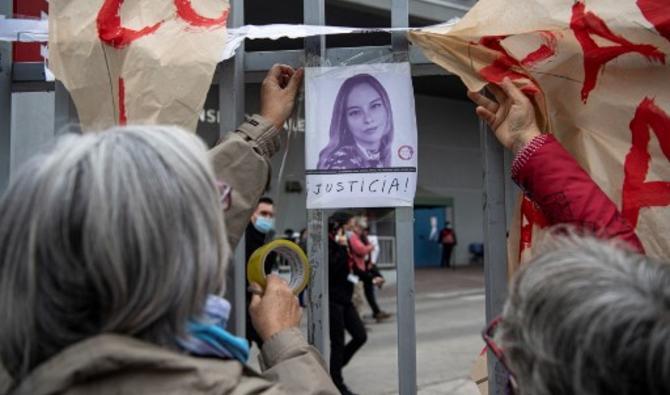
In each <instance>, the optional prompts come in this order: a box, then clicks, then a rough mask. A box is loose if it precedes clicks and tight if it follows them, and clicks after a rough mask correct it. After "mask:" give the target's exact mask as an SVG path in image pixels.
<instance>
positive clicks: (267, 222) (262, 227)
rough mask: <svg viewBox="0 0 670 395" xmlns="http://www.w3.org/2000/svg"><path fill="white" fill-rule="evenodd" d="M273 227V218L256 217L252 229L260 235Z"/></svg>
mask: <svg viewBox="0 0 670 395" xmlns="http://www.w3.org/2000/svg"><path fill="white" fill-rule="evenodd" d="M274 227H275V220H274V218H267V217H257V218H256V222H254V228H256V230H257V231H259V232H261V233H268V232H269V231H271V230H272V229H274Z"/></svg>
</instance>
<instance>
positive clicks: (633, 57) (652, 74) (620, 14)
mask: <svg viewBox="0 0 670 395" xmlns="http://www.w3.org/2000/svg"><path fill="white" fill-rule="evenodd" d="M669 21H670V8H668V7H667V1H666V0H622V1H616V2H613V1H606V0H588V1H584V0H580V1H570V2H566V1H562V0H525V1H523V2H520V3H515V4H514V5H513V6H512V5H510V3H509V2H507V1H502V0H481V1H479V2H478V3H477V4H476V5H475V6H474V7H473V8H472V9H471V10H470V12H469V13H468V14H467V15H466V16H465V17H464V18H463V20H462V21H461V22H460V23H458V24H457V25H456V26H454V27H453V28H451V29H441V28H435V29H430V28H429V29H426V30H425V31H422V32H411V33H410V38H411V40H412V41H413V42H414V43H415V44H418V45H420V46H421V47H422V48H423V49H424V52H425V53H426V55H427V56H428V57H429V58H430V59H431V60H433V61H434V62H436V63H438V64H440V65H442V66H443V67H445V68H446V69H448V70H450V71H452V72H454V73H456V74H458V75H459V76H460V77H461V78H462V79H463V81H464V83H465V84H466V85H467V86H468V88H469V89H470V90H475V91H476V90H479V89H481V88H483V87H484V85H485V84H486V83H489V82H490V83H495V84H498V83H500V82H501V81H502V80H503V78H505V77H509V78H510V79H511V80H513V81H514V82H516V83H517V84H518V85H519V86H521V87H522V88H523V90H524V92H525V93H526V94H527V95H528V96H530V97H532V98H533V99H534V101H535V104H536V110H537V111H538V112H539V113H540V115H541V116H540V119H541V120H542V121H543V123H544V125H540V126H541V127H543V128H544V131H545V132H548V133H553V134H554V135H555V136H556V137H557V138H558V140H559V141H560V142H561V143H562V145H563V146H564V147H565V148H566V149H568V151H570V153H571V154H572V155H573V156H574V157H575V158H576V159H577V161H578V162H579V163H580V164H581V166H582V167H583V168H584V169H585V170H586V171H587V172H588V173H589V174H590V175H591V177H592V178H593V180H594V181H595V182H596V183H597V184H598V185H599V186H600V188H601V189H602V190H603V191H604V192H605V193H606V194H607V195H608V196H609V198H610V199H611V200H612V201H613V202H614V203H615V204H616V205H617V206H618V207H619V209H620V210H621V212H622V214H623V217H624V218H625V219H626V220H627V221H628V222H629V223H630V224H632V225H633V226H634V227H635V229H636V232H637V235H638V236H639V238H640V239H641V241H642V243H643V245H644V248H645V251H646V253H647V254H648V255H651V256H655V257H660V258H664V259H665V260H670V238H669V237H668V235H669V234H670V163H669V160H670V133H669V131H670V78H668V75H670V67H669V66H668V65H669V64H670V63H669V62H668V54H670V34H669V31H670V22H669ZM545 103H546V105H545ZM520 207H521V209H520V212H519V215H518V222H517V224H516V226H514V227H513V228H512V229H510V235H511V237H510V240H513V239H514V240H516V241H515V242H513V243H512V244H510V246H509V247H510V251H511V256H510V257H511V259H510V261H511V262H512V263H514V261H518V259H519V257H520V256H522V254H523V252H524V249H527V248H529V247H530V246H531V241H532V234H533V233H534V232H535V231H537V229H538V228H540V227H542V226H543V225H544V223H543V219H542V218H541V213H538V212H536V211H537V210H536V209H535V208H534V207H535V206H534V204H532V202H530V203H529V202H528V201H527V200H524V201H523V204H521V205H520ZM584 225H585V226H588V224H584ZM594 230H595V231H597V230H596V229H594Z"/></svg>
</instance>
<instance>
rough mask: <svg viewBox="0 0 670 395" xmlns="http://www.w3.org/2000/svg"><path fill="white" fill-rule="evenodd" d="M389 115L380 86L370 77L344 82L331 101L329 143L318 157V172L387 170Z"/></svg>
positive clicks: (389, 143)
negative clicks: (331, 113)
mask: <svg viewBox="0 0 670 395" xmlns="http://www.w3.org/2000/svg"><path fill="white" fill-rule="evenodd" d="M392 143H393V111H392V109H391V101H390V100H389V96H388V93H387V92H386V89H384V86H382V84H381V83H380V82H379V81H378V80H377V79H376V78H375V77H373V76H372V75H370V74H356V75H354V76H352V77H350V78H348V79H346V80H345V81H344V83H342V86H341V87H340V90H339V92H338V94H337V97H336V99H335V106H334V108H333V115H332V121H331V123H330V141H329V142H328V144H327V145H326V147H325V148H324V149H323V150H321V152H320V154H319V161H318V164H317V169H319V170H351V169H369V168H385V167H391V156H392V153H391V144H392Z"/></svg>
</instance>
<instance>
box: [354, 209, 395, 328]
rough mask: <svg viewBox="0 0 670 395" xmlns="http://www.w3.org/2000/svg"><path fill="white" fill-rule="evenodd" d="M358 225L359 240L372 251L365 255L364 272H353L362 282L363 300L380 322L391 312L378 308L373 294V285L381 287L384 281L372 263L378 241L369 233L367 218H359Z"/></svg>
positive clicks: (377, 254)
mask: <svg viewBox="0 0 670 395" xmlns="http://www.w3.org/2000/svg"><path fill="white" fill-rule="evenodd" d="M360 226H361V228H362V233H361V237H360V239H361V242H363V244H365V245H366V246H371V247H372V251H370V253H369V254H368V255H367V256H366V257H365V269H366V270H365V271H364V272H361V271H358V270H354V274H356V275H357V276H358V277H360V279H361V281H362V282H363V290H364V291H365V300H367V302H368V305H370V308H371V309H372V317H374V319H375V320H377V322H381V321H383V320H385V319H387V318H390V317H391V314H389V313H387V312H385V311H383V310H382V309H380V308H379V305H378V304H377V298H376V295H375V287H378V288H381V287H382V286H383V285H384V282H385V281H386V280H385V279H384V276H382V274H381V273H380V272H379V269H377V266H376V265H375V263H374V262H376V261H377V257H378V256H379V242H378V241H377V236H373V235H370V229H369V228H368V227H367V220H366V218H365V217H361V218H360ZM373 241H374V242H373Z"/></svg>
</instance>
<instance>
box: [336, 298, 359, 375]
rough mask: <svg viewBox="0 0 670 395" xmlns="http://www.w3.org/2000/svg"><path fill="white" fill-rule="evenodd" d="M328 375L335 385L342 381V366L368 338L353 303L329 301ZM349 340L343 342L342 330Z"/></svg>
mask: <svg viewBox="0 0 670 395" xmlns="http://www.w3.org/2000/svg"><path fill="white" fill-rule="evenodd" d="M329 307H330V375H331V377H332V378H333V382H335V384H336V385H340V384H342V383H343V379H342V368H343V367H344V366H345V365H346V364H347V363H349V361H350V360H351V357H353V356H354V354H355V353H356V351H358V349H359V348H361V347H362V346H363V344H365V342H366V341H367V340H368V335H367V333H366V332H365V326H364V325H363V321H361V317H359V316H358V312H357V311H356V307H355V306H354V304H353V303H351V302H349V303H346V304H339V303H330V306H329ZM345 330H346V331H347V332H349V334H350V335H351V340H350V341H349V342H348V343H346V344H345V343H344V339H345V336H344V331H345Z"/></svg>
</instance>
